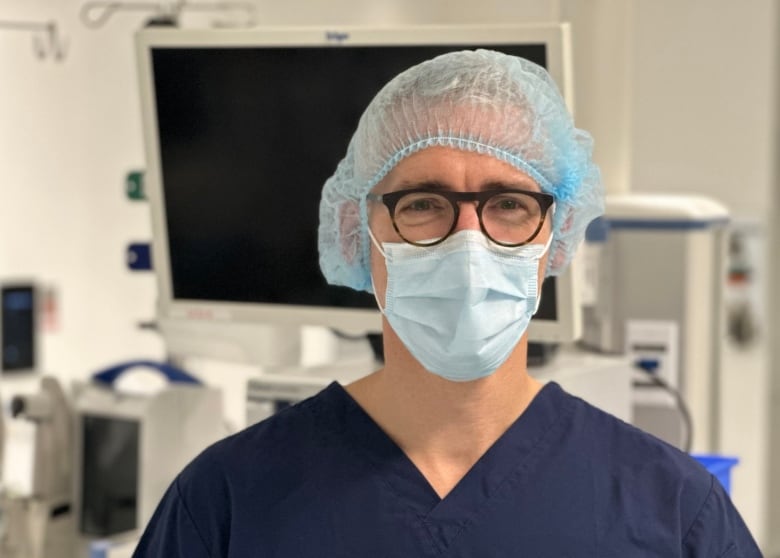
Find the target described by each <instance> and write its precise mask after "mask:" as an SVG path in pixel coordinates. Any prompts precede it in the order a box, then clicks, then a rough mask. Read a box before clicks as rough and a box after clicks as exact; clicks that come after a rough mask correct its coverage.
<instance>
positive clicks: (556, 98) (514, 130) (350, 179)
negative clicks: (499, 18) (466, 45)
mask: <svg viewBox="0 0 780 558" xmlns="http://www.w3.org/2000/svg"><path fill="white" fill-rule="evenodd" d="M433 146H444V147H451V148H455V149H462V150H465V151H472V152H476V153H482V154H487V155H490V156H492V157H495V158H497V159H499V160H501V161H504V162H506V163H508V164H510V165H512V166H513V167H515V168H516V169H518V170H520V171H522V172H524V173H525V174H527V175H528V176H530V177H531V178H532V179H533V180H535V181H536V183H537V184H538V185H539V187H540V188H541V189H542V191H544V192H547V193H549V194H552V196H553V197H554V198H555V206H556V209H555V214H554V216H553V240H552V245H551V247H550V257H549V258H548V262H547V269H546V275H557V274H559V273H560V272H561V271H563V270H564V269H565V268H566V266H567V265H568V263H569V262H570V261H571V258H572V256H573V255H574V252H575V251H576V249H577V247H578V246H579V244H580V242H581V241H582V239H583V237H584V234H585V229H586V227H587V226H588V224H589V223H590V222H591V221H592V220H593V219H594V218H596V217H598V216H599V215H601V214H602V213H603V212H604V188H603V185H602V183H601V177H600V173H599V170H598V167H597V166H596V165H595V164H594V163H593V160H592V150H593V140H592V138H591V136H590V134H588V133H587V132H585V131H583V130H579V129H577V128H575V127H574V124H573V122H572V118H571V116H570V114H569V112H568V110H567V109H566V105H565V103H564V101H563V98H562V97H561V94H560V93H559V91H558V88H557V87H556V86H555V83H554V82H553V81H552V78H551V77H550V76H549V74H548V73H547V72H546V71H545V70H544V69H543V68H542V67H540V66H538V65H536V64H534V63H532V62H530V61H528V60H525V59H523V58H518V57H516V56H510V55H507V54H503V53H500V52H494V51H489V50H477V51H460V52H452V53H448V54H444V55H441V56H438V57H436V58H434V59H432V60H428V61H426V62H423V63H421V64H418V65H417V66H413V67H411V68H409V69H408V70H406V71H404V72H402V73H401V74H399V75H398V76H396V77H395V78H393V79H392V80H391V81H390V82H389V83H388V84H387V85H385V86H384V87H383V88H382V89H381V91H379V93H378V94H377V95H376V97H374V99H373V100H372V101H371V103H370V104H369V105H368V107H367V108H366V110H365V112H364V113H363V115H362V116H361V118H360V122H359V123H358V127H357V130H356V131H355V134H354V135H353V136H352V139H351V140H350V142H349V146H348V147H347V153H346V155H345V157H344V159H342V160H341V162H340V163H339V165H338V167H337V168H336V172H335V173H334V174H333V176H331V177H330V178H329V179H328V180H327V181H326V182H325V186H324V188H323V191H322V199H321V201H320V226H319V252H320V267H321V268H322V272H323V274H324V275H325V278H326V279H327V281H328V282H329V283H331V284H334V285H344V286H347V287H351V288H353V289H357V290H364V291H368V292H371V291H372V286H371V272H370V263H369V249H370V248H369V246H370V240H369V237H368V215H367V209H366V194H367V193H368V192H369V191H370V190H371V189H372V188H373V187H374V186H376V185H377V184H378V183H379V182H380V181H381V180H382V179H383V178H384V177H385V176H386V175H387V174H388V173H389V172H390V171H391V170H392V169H393V168H394V167H395V166H396V165H397V164H398V163H399V162H400V161H401V160H403V159H404V158H405V157H408V156H409V155H411V154H412V153H416V152H417V151H420V150H423V149H425V148H427V147H433Z"/></svg>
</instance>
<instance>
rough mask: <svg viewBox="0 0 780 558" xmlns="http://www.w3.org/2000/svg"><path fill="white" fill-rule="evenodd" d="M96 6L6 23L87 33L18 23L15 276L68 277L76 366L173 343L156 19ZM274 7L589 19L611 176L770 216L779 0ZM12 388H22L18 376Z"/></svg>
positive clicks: (757, 487) (11, 148) (743, 505)
mask: <svg viewBox="0 0 780 558" xmlns="http://www.w3.org/2000/svg"><path fill="white" fill-rule="evenodd" d="M81 5H82V2H77V1H74V0H60V1H58V2H55V1H54V0H38V1H37V2H34V3H32V2H29V1H28V0H6V1H5V2H3V3H2V6H0V20H36V21H46V20H50V19H53V20H55V21H57V22H58V24H59V27H60V29H61V31H62V33H63V35H64V36H65V37H66V39H67V41H68V44H69V48H68V54H67V58H66V59H65V61H64V62H62V63H56V62H53V61H51V60H46V61H40V60H38V59H36V58H35V56H34V54H33V50H32V39H31V36H30V35H29V34H27V33H21V32H10V31H3V30H0V76H2V77H0V280H3V279H7V278H14V277H23V278H24V277H32V278H34V279H36V280H39V281H41V282H42V283H45V284H51V285H54V286H55V287H56V288H57V289H58V292H59V297H60V325H59V330H58V331H57V332H56V333H47V334H45V335H44V336H43V340H42V341H43V351H42V353H43V354H42V356H43V362H44V365H43V368H44V369H45V370H48V371H51V372H53V373H55V374H57V375H59V376H60V377H61V378H63V379H65V380H69V379H72V378H83V377H85V376H86V375H87V374H88V373H89V372H91V371H94V370H95V369H96V368H98V367H100V366H102V365H104V364H109V363H113V362H116V361H119V360H122V359H126V358H132V357H151V358H160V357H162V356H163V353H164V349H163V347H162V344H161V343H160V341H159V340H158V339H157V338H156V336H155V335H154V334H152V333H148V332H144V331H140V330H138V329H137V327H136V323H137V322H139V321H142V320H147V319H150V318H151V317H152V315H153V310H154V298H155V284H154V279H153V277H152V276H151V275H148V274H140V275H139V274H131V273H129V272H127V271H126V269H125V265H124V250H125V247H126V245H127V243H128V242H131V241H136V240H141V241H143V240H147V239H148V238H149V236H150V233H151V231H150V224H149V217H148V212H147V208H146V206H145V205H144V204H143V203H141V204H134V203H131V202H129V201H127V200H126V199H125V197H124V193H123V192H124V190H123V188H124V186H123V181H124V175H125V173H126V172H127V171H128V170H129V169H133V168H140V167H142V166H143V145H142V138H141V129H140V110H139V106H138V94H137V85H136V71H135V65H134V59H133V44H132V33H133V32H134V31H135V30H136V29H137V28H138V27H139V26H140V24H141V22H142V21H143V20H144V16H143V15H139V14H137V13H119V14H117V15H116V16H114V17H113V18H112V19H111V20H110V21H109V22H108V23H107V24H106V25H105V26H104V27H103V28H101V29H98V30H90V29H86V28H85V27H84V26H83V25H82V24H81V23H80V22H79V20H78V10H79V8H80V6H81ZM257 5H258V22H259V23H261V24H264V25H274V24H283V25H284V24H312V25H349V24H365V25H394V24H403V23H415V24H422V23H509V22H523V21H540V20H541V21H552V20H558V19H569V20H572V22H573V32H574V46H575V53H574V56H575V63H576V68H575V78H576V82H577V99H576V100H577V121H578V124H579V125H581V126H582V127H585V128H588V129H590V130H591V131H593V133H594V136H595V137H596V140H597V143H596V156H597V159H598V161H599V162H600V164H601V165H602V167H603V168H604V173H605V180H606V183H607V185H608V188H609V190H610V191H623V190H627V189H635V190H637V189H638V190H646V191H662V190H669V189H672V190H685V191H689V192H690V191H693V192H700V193H703V194H707V195H711V196H714V197H716V198H718V199H720V200H722V201H723V202H725V203H726V204H727V205H729V206H730V207H731V208H732V210H733V211H734V212H735V214H736V215H738V216H739V217H741V218H745V219H755V220H756V221H758V222H759V224H761V225H765V224H766V223H767V222H768V220H769V211H768V208H769V207H770V204H769V199H770V184H772V181H771V179H772V176H771V172H772V165H771V159H772V155H773V153H772V151H771V149H772V147H771V146H772V145H773V140H774V138H773V137H772V130H773V124H772V121H771V118H770V116H769V113H770V107H772V106H773V103H774V102H775V100H774V99H776V97H775V98H773V97H772V95H773V91H774V89H773V83H772V82H771V77H770V65H771V63H772V62H773V60H774V54H773V53H774V52H775V49H773V48H772V47H773V44H772V41H773V39H774V31H773V27H772V25H773V22H774V19H775V18H774V16H773V15H772V14H773V13H774V12H773V10H776V7H775V6H776V3H775V2H773V0H751V2H733V1H728V0H686V1H683V2H680V1H679V0H557V1H556V0H527V1H523V2H517V1H515V2H508V1H499V0H486V1H481V2H465V1H462V0H458V1H452V0H450V1H446V0H422V1H421V0H401V1H396V2H361V1H359V0H334V1H329V2H322V1H315V0H297V1H293V0H290V1H287V2H278V1H271V0H263V1H258V3H257ZM186 23H187V20H185V24H186ZM767 244H769V243H767ZM775 315H778V314H777V313H775ZM777 358H778V360H776V362H780V356H778V357H777ZM741 373H742V375H743V377H744V378H745V379H748V380H749V382H738V383H739V384H740V385H735V389H742V390H743V392H744V390H745V389H746V388H745V386H754V388H753V390H752V391H750V390H748V393H747V395H751V394H752V395H755V401H757V402H758V403H756V404H755V405H752V406H748V407H749V408H745V409H742V410H740V412H742V411H744V412H743V415H742V419H741V420H738V421H736V422H735V423H734V424H732V425H731V428H730V430H729V431H728V432H729V434H728V436H730V439H732V441H733V442H735V443H738V442H740V441H742V442H744V444H746V446H745V447H742V449H746V450H748V452H749V453H750V452H752V454H751V455H753V457H751V459H750V462H749V463H748V464H747V466H746V467H743V468H742V469H739V470H738V471H737V472H736V473H735V474H736V479H735V482H736V485H737V486H736V494H735V499H736V500H737V503H738V505H740V509H742V511H743V513H744V515H745V517H746V519H747V520H748V523H749V524H750V525H751V527H752V528H753V529H754V530H755V531H757V534H758V535H759V536H760V537H763V533H764V531H765V528H764V526H763V523H762V521H763V517H762V515H761V509H762V506H764V505H765V502H764V501H763V500H762V496H761V495H760V494H759V493H760V492H761V484H762V483H763V482H764V480H765V479H766V473H767V472H766V471H762V469H761V467H762V465H760V464H758V463H757V460H756V457H755V456H756V455H760V448H756V445H759V443H758V442H756V441H755V440H757V439H758V438H757V436H758V434H760V432H759V433H758V434H756V433H755V431H756V429H758V430H760V429H761V428H762V426H760V425H761V424H765V421H764V420H763V419H764V413H765V412H766V405H765V404H764V403H762V402H761V401H763V399H762V397H763V396H762V395H761V393H765V392H760V391H759V390H760V389H761V388H767V378H766V366H765V365H762V364H761V363H760V362H758V363H757V364H755V365H752V366H745V367H743V369H741ZM222 381H229V380H227V379H223V380H222ZM735 381H736V380H735ZM2 389H5V390H6V391H12V390H13V389H14V386H13V382H9V381H7V380H6V381H4V384H3V386H2ZM762 421H763V422H762ZM734 447H735V448H737V449H740V448H739V447H737V446H734ZM743 453H744V452H743ZM748 472H750V477H751V478H749V479H748V478H745V476H746V475H747V473H748ZM740 488H749V490H747V491H740ZM742 494H748V495H749V496H748V497H747V498H743V496H742Z"/></svg>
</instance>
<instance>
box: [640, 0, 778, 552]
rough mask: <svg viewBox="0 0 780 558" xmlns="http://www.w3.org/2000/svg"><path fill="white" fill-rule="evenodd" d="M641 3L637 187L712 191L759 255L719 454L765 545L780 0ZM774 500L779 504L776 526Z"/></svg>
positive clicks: (726, 370) (724, 399)
mask: <svg viewBox="0 0 780 558" xmlns="http://www.w3.org/2000/svg"><path fill="white" fill-rule="evenodd" d="M634 7H635V12H634V13H633V17H634V24H633V27H634V30H635V32H634V35H633V39H632V48H633V50H634V54H633V65H632V75H631V89H632V94H631V99H632V100H631V104H632V109H631V118H632V122H631V123H630V129H631V144H632V152H631V154H632V157H631V161H630V167H631V189H632V190H634V191H643V192H683V191H684V192H690V193H698V194H702V195H706V196H711V197H714V198H716V199H718V200H720V201H721V202H723V203H725V204H726V205H727V206H728V207H729V209H730V210H731V211H732V214H733V216H734V219H735V224H736V225H737V226H740V227H743V228H745V229H747V230H749V231H751V233H750V235H751V236H752V237H753V238H754V239H755V242H756V243H757V244H758V245H759V246H760V247H761V249H762V250H763V252H764V254H763V257H761V255H760V252H759V257H758V258H757V261H756V262H755V265H756V269H755V271H756V274H755V276H754V283H753V289H754V290H755V291H756V292H754V293H753V296H754V301H755V307H756V310H757V313H758V314H759V328H760V331H759V338H758V342H757V343H755V344H754V345H752V346H750V347H744V348H740V347H736V346H734V344H732V343H729V342H724V343H723V346H722V349H723V350H722V357H723V363H722V364H723V367H722V383H721V391H722V393H721V410H722V413H721V423H720V429H721V446H720V448H719V451H720V452H721V453H724V454H731V455H737V456H738V457H740V459H741V463H740V465H739V466H738V467H736V468H735V469H734V471H733V475H732V481H733V498H734V501H735V503H736V504H737V506H738V508H739V509H740V511H741V513H742V514H743V516H744V518H745V520H746V522H747V523H748V525H749V526H750V527H751V529H752V530H753V532H754V534H755V536H756V537H757V538H758V539H759V540H760V541H761V542H762V543H764V544H766V542H765V541H766V540H767V538H768V537H769V535H770V533H771V532H777V530H778V529H777V527H778V525H780V523H777V522H778V521H780V510H778V508H780V494H778V495H776V496H775V497H774V499H773V500H770V498H769V496H768V495H767V484H768V483H769V481H770V479H771V478H772V477H771V475H772V473H771V471H772V469H771V468H770V466H769V462H768V458H769V452H768V443H767V440H768V435H769V421H770V416H771V415H770V412H771V410H772V407H771V406H770V401H769V398H768V397H767V393H769V389H770V380H771V377H770V370H771V366H770V362H771V361H770V359H769V347H770V342H769V340H770V339H771V337H770V332H769V329H768V328H769V326H770V324H769V322H768V320H770V319H775V320H777V316H778V315H780V314H778V313H777V312H774V313H772V312H766V311H764V309H765V308H766V307H767V297H768V288H769V285H772V284H777V280H774V281H770V280H769V278H768V273H769V266H770V265H771V264H772V262H773V261H775V262H776V260H777V257H778V254H777V248H776V247H777V246H778V244H777V243H776V242H772V241H771V238H770V236H769V226H770V224H771V223H772V221H773V220H776V219H777V215H778V214H777V212H776V209H775V210H774V211H773V207H772V203H771V200H772V194H773V189H774V188H777V178H776V176H775V175H774V172H775V169H774V165H773V158H774V157H776V156H777V153H778V152H777V143H776V141H775V140H776V133H777V125H776V121H775V120H774V117H775V115H774V110H775V109H774V107H775V106H776V103H777V98H778V97H777V89H776V88H775V69H776V65H777V60H778V59H777V54H776V53H777V52H778V50H777V44H778V43H777V36H776V31H775V30H776V19H777V12H778V4H777V2H775V1H773V0H751V1H750V2H731V1H729V0H687V1H685V2H679V1H674V0H653V1H647V0H639V1H636V2H634ZM662 266H663V262H659V269H662ZM775 338H776V337H775ZM774 362H776V363H777V362H780V360H777V359H776V360H775V361H774ZM776 367H777V365H775V368H776ZM776 374H777V373H776V372H775V375H776ZM775 381H777V380H775ZM779 401H780V399H779ZM775 413H780V411H775ZM778 451H780V450H778ZM775 470H776V467H775ZM770 505H771V506H772V509H773V510H777V511H775V512H774V513H775V514H776V515H775V519H774V521H775V523H774V529H771V528H770V525H772V524H770V523H769V517H768V515H767V509H768V508H769V506H770ZM778 552H780V549H779V550H778Z"/></svg>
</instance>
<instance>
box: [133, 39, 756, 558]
mask: <svg viewBox="0 0 780 558" xmlns="http://www.w3.org/2000/svg"><path fill="white" fill-rule="evenodd" d="M602 198H603V192H602V186H601V183H600V179H599V173H598V169H597V168H596V167H595V165H594V164H593V163H592V161H591V140H590V137H589V136H588V135H587V134H586V133H585V132H582V131H580V130H577V129H576V128H574V126H573V124H572V122H571V119H570V117H569V115H568V113H567V112H566V109H565V106H564V104H563V101H562V99H561V97H560V95H559V93H558V91H557V89H556V88H555V86H554V84H553V83H552V81H551V80H550V78H549V76H548V75H547V74H546V73H545V72H544V70H542V69H541V68H539V67H538V66H535V65H533V64H531V63H530V62H528V61H525V60H522V59H519V58H515V57H511V56H506V55H503V54H499V53H496V52H491V51H476V52H458V53H451V54H447V55H444V56H440V57H438V58H436V59H433V60H431V61H428V62H425V63H423V64H420V65H419V66H415V67H413V68H410V69H409V70H407V71H406V72H404V73H402V74H400V75H399V76H397V77H396V78H395V79H393V80H392V81H391V82H390V83H389V84H388V85H387V86H385V88H383V90H382V91H381V92H380V93H379V94H378V95H377V97H376V98H375V99H374V100H373V101H372V102H371V104H370V105H369V107H368V108H367V109H366V112H365V113H364V115H363V117H362V118H361V120H360V123H359V125H358V129H357V131H356V133H355V135H354V137H353V139H352V141H351V143H350V146H349V148H348V151H347V154H346V157H345V158H344V160H343V161H342V162H341V164H340V165H339V167H338V169H337V170H336V173H335V174H334V175H333V176H332V177H331V178H330V179H329V180H328V181H327V183H326V185H325V187H324V189H323V197H322V201H321V213H320V260H321V266H322V269H323V272H324V274H325V276H326V278H327V279H328V280H329V281H330V282H331V283H335V284H341V285H347V286H350V287H353V288H356V289H363V290H369V291H372V292H374V294H375V296H376V299H377V303H378V305H379V308H380V310H381V311H382V313H383V316H384V319H383V333H384V343H385V347H384V348H385V365H384V367H383V368H382V369H381V370H379V371H377V372H375V373H373V374H371V375H369V376H367V377H366V378H364V379H361V380H359V381H357V382H355V383H353V384H351V385H348V386H346V387H341V386H340V385H338V384H336V383H334V384H332V385H331V386H330V387H328V388H327V389H325V390H324V391H323V392H321V393H320V394H318V395H317V396H315V397H313V398H311V399H309V400H307V401H305V402H303V403H301V404H299V405H297V406H295V407H292V408H290V409H288V410H285V411H283V412H281V413H279V414H277V415H275V416H274V417H272V418H271V419H269V420H267V421H264V422H263V423H260V424H259V425H255V426H253V427H250V428H249V429H247V430H245V431H244V432H242V433H239V434H237V435H235V436H233V437H231V438H228V439H226V440H224V441H222V442H220V443H218V444H216V445H215V446H213V447H211V448H210V449H208V450H206V451H205V452H204V453H203V454H202V455H201V456H199V457H198V458H197V459H196V460H195V461H194V462H193V463H192V464H190V465H189V466H188V467H187V468H186V469H185V470H184V471H183V472H182V474H181V475H180V476H179V477H178V478H177V479H176V481H175V482H174V483H173V485H172V486H171V488H170V489H169V491H168V493H167V494H166V496H165V498H164V499H163V502H162V503H161V504H160V507H159V508H158V510H157V512H156V513H155V516H154V518H153V519H152V521H151V523H150V525H149V526H148V528H147V531H146V533H145V534H144V536H143V538H142V540H141V543H140V545H139V547H138V550H137V552H136V556H153V557H166V558H174V557H182V558H183V557H187V558H198V557H201V556H202V557H206V556H208V557H211V558H216V557H249V556H258V557H295V558H308V557H315V556H316V557H323V556H327V557H358V558H365V557H387V558H394V557H404V558H408V557H417V556H420V557H424V556H447V557H452V558H455V557H458V558H460V557H486V558H489V557H508V556H529V557H534V558H539V557H548V556H549V557H555V558H560V557H563V556H577V557H580V556H582V557H600V558H601V557H608V556H615V557H627V556H631V557H633V556H659V557H675V556H680V557H683V556H685V557H689V556H691V557H692V556H698V557H705V556H706V557H730V558H735V557H756V556H760V553H759V551H758V549H757V548H756V546H755V543H754V542H753V540H752V538H751V537H750V534H749V533H748V531H747V529H746V527H745V525H744V523H743V522H742V520H741V518H740V517H739V514H738V513H737V511H736V510H735V509H734V507H733V505H732V504H731V502H730V500H729V498H728V496H727V495H726V494H725V493H724V492H723V490H722V488H721V487H720V485H719V484H718V483H717V481H715V480H714V479H713V477H712V476H711V475H709V474H708V473H706V471H704V469H702V468H701V467H699V466H698V465H697V464H696V463H695V462H693V461H692V460H691V459H690V458H689V457H688V456H686V455H684V454H682V453H681V452H679V451H677V450H675V449H674V448H672V447H670V446H668V445H666V444H664V443H662V442H660V441H658V440H656V439H654V438H652V437H650V436H648V435H647V434H644V433H642V432H640V431H638V430H636V429H634V428H632V427H631V426H629V425H626V424H624V423H622V422H620V421H618V420H617V419H615V418H613V417H611V416H609V415H607V414H605V413H602V412H600V411H598V410H597V409H595V408H593V407H591V406H589V405H588V404H586V403H585V402H583V401H581V400H579V399H576V398H574V397H571V396H570V395H568V394H566V393H565V392H563V390H561V388H560V387H558V386H557V385H556V384H554V383H551V384H548V385H546V386H542V385H541V384H540V383H539V382H537V381H536V380H534V379H533V378H532V377H531V376H529V375H528V373H527V370H526V350H527V335H526V328H527V326H528V322H529V320H530V318H531V316H532V315H533V313H534V312H535V311H536V309H537V307H538V303H539V285H540V283H541V281H542V279H543V278H544V276H545V275H548V274H556V273H558V272H560V271H561V270H562V269H563V268H565V266H566V265H567V263H568V261H569V260H570V258H571V255H572V254H573V252H574V250H575V249H576V247H577V245H578V243H579V242H580V241H581V239H582V236H583V233H584V229H585V227H586V226H587V224H588V222H589V221H590V220H592V218H593V217H595V216H596V215H598V214H599V213H600V212H601V211H602V203H603V202H602Z"/></svg>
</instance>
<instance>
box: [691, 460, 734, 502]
mask: <svg viewBox="0 0 780 558" xmlns="http://www.w3.org/2000/svg"><path fill="white" fill-rule="evenodd" d="M691 457H693V458H694V459H695V460H696V461H698V462H699V463H701V464H702V465H703V466H704V468H705V469H707V470H708V471H709V472H710V473H712V474H713V475H714V476H715V478H716V479H718V480H719V481H720V484H722V485H723V488H724V489H725V490H726V493H728V494H731V468H732V467H734V465H736V464H737V463H739V459H737V458H736V457H726V456H723V455H714V454H707V455H705V454H698V455H692V456H691Z"/></svg>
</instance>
